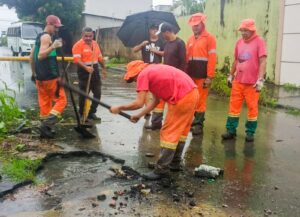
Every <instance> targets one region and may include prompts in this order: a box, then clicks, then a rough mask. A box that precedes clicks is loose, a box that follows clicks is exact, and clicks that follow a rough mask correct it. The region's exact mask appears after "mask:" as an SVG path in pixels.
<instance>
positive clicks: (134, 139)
mask: <svg viewBox="0 0 300 217" xmlns="http://www.w3.org/2000/svg"><path fill="white" fill-rule="evenodd" d="M72 72H75V71H74V69H73V71H72ZM0 75H1V77H0V78H1V80H4V81H5V82H6V83H7V84H8V86H9V87H10V88H13V89H15V90H17V91H18V89H20V92H18V101H19V103H20V104H21V105H22V106H23V107H25V108H32V107H35V108H36V107H37V103H36V92H35V87H34V85H33V84H32V83H31V82H30V79H29V78H30V70H29V64H28V63H17V62H0ZM73 77H76V74H74V73H73ZM19 84H20V85H19ZM102 93H103V95H102V100H103V102H106V103H108V104H110V105H116V104H121V103H126V102H130V101H131V100H133V99H134V98H135V89H134V84H130V85H128V84H126V83H125V82H124V81H123V80H122V74H118V73H111V74H109V75H108V78H107V80H105V81H104V82H103V88H102ZM69 107H70V106H69ZM227 109H228V99H223V98H219V97H217V96H214V95H210V97H209V100H208V104H207V113H206V120H205V128H204V135H203V136H199V137H192V136H191V135H189V137H188V140H187V143H186V147H185V149H184V156H183V162H184V165H185V168H186V170H185V171H184V172H182V173H180V174H174V173H173V175H172V176H173V178H174V179H175V180H176V183H177V185H178V186H179V188H180V189H181V188H182V189H183V192H184V191H185V190H189V191H193V192H195V200H196V205H197V207H202V210H205V209H208V210H210V211H211V212H212V213H214V212H215V213H218V214H217V215H214V214H212V216H241V215H243V216H264V215H267V214H268V215H269V214H272V216H300V202H299V199H300V189H299V183H300V164H299V160H298V159H299V152H300V146H299V139H300V135H299V132H300V118H299V116H298V117H297V116H292V115H289V114H286V113H284V112H280V111H273V110H269V109H265V108H260V116H259V120H258V130H257V134H256V135H255V141H254V142H253V143H246V142H245V133H244V129H245V128H244V124H245V116H246V113H245V110H244V111H243V113H242V115H241V119H240V126H239V128H238V132H237V138H236V139H235V140H232V141H225V142H222V140H221V134H222V133H223V132H224V130H225V121H226V116H227ZM70 110H71V109H70ZM128 113H131V112H128ZM97 115H99V116H100V117H101V118H102V122H101V124H97V125H96V128H95V129H94V130H95V132H97V133H98V136H99V138H97V139H94V140H82V139H81V140H80V139H78V135H76V133H75V131H73V130H72V128H71V126H67V125H66V126H63V127H62V128H61V129H62V131H63V132H62V133H59V135H61V136H62V137H61V138H58V139H57V140H55V142H56V143H57V144H59V146H61V147H63V148H64V150H65V151H68V150H98V151H101V152H103V153H107V154H110V155H114V156H116V157H118V158H121V159H124V160H126V163H125V164H126V165H128V166H130V167H132V168H133V169H135V170H137V171H139V172H145V171H148V168H147V165H148V162H154V161H155V160H156V159H157V157H158V153H159V150H160V148H159V132H158V131H147V130H145V129H144V125H145V124H147V123H146V122H147V120H145V119H141V120H140V121H139V122H138V123H137V124H133V123H131V122H129V121H128V120H127V119H125V118H123V117H121V116H118V115H112V114H110V113H109V111H107V110H106V109H105V108H101V107H99V109H98V112H97ZM67 140H69V141H67ZM149 152H150V153H153V154H154V155H155V157H153V158H148V157H146V156H145V154H146V153H149ZM90 161H91V162H92V161H94V160H93V159H90ZM79 162H80V161H79ZM79 162H73V163H74V164H78V163H79ZM202 163H205V164H209V165H212V166H216V167H220V168H223V169H224V176H223V177H220V178H218V179H216V180H201V179H200V178H196V177H193V174H192V171H193V169H194V168H195V167H197V166H199V165H200V164H202ZM79 164H81V163H79ZM48 170H49V171H48V172H49V174H50V175H49V177H50V176H51V173H53V174H55V171H56V170H57V169H55V167H53V168H49V169H48ZM50 170H52V171H50ZM61 172H63V173H67V172H68V171H67V170H63V171H61ZM102 172H103V171H102ZM102 172H101V174H104V173H102ZM78 173H81V171H80V170H79V172H78ZM55 175H57V174H55ZM44 176H46V177H47V172H45V174H44ZM100 176H101V175H100ZM94 178H95V179H98V178H99V177H98V178H97V176H95V177H94ZM99 180H100V181H99ZM99 180H98V181H99V182H97V183H98V184H99V185H100V184H101V179H99ZM92 181H93V180H92ZM73 187H74V186H73ZM113 187H114V185H113V184H112V188H113ZM117 187H118V185H117ZM90 188H91V189H88V188H87V190H88V191H91V192H92V191H93V190H95V189H97V188H95V186H93V185H90ZM26 191H27V190H26V189H25V190H24V191H23V192H22V191H20V193H19V195H22V194H23V195H24V194H25V196H23V197H28V198H30V195H26ZM97 191H99V189H98V190H97ZM70 195H72V194H70ZM70 195H69V196H70ZM87 195H89V194H87ZM87 195H85V196H87ZM170 195H172V192H171V193H170V192H169V193H161V194H158V195H156V196H153V197H155V198H156V200H153V201H151V203H143V207H140V209H141V211H140V214H143V212H144V211H145V212H146V213H147V215H148V216H158V215H160V216H166V215H165V214H166V213H172V214H171V215H169V216H190V215H192V213H193V212H194V211H193V210H189V209H187V210H184V209H183V208H182V207H181V206H180V205H176V204H174V202H173V200H172V197H171V196H170ZM31 196H32V197H33V198H36V199H37V200H38V199H39V197H34V196H33V195H31ZM16 197H17V198H18V194H17V196H16ZM19 197H20V198H21V197H22V196H19ZM14 204H16V205H15V206H14ZM17 204H18V203H17V202H16V201H6V202H4V203H0V214H2V213H1V210H3V206H4V205H5V207H6V210H7V212H6V213H4V214H13V213H18V212H19V213H20V212H24V211H43V210H47V209H48V208H49V207H47V206H46V207H42V208H41V206H40V207H38V208H37V207H35V208H34V209H33V208H32V207H31V208H30V207H27V208H26V207H25V208H24V207H23V208H22V209H21V208H20V209H18V207H16V206H17ZM70 207H72V206H70ZM207 207H208V208H207ZM77 209H78V208H77ZM9 210H10V211H9ZM12 210H13V211H12ZM142 210H144V211H142ZM216 210H217V211H218V212H217V211H216ZM270 212H271V213H270ZM70 213H71V212H70ZM70 213H69V214H70ZM23 214H24V215H23V216H25V213H23ZM60 214H61V213H60ZM69 214H66V213H64V215H63V216H71V215H69ZM73 214H74V213H73ZM42 215H43V214H41V216H42ZM78 215H80V214H78ZM54 216H58V214H57V215H56V214H55V215H54ZM82 216H84V215H82ZM121 216H122V215H121ZM124 216H130V215H129V214H128V215H125V214H124ZM142 216H143V215H142Z"/></svg>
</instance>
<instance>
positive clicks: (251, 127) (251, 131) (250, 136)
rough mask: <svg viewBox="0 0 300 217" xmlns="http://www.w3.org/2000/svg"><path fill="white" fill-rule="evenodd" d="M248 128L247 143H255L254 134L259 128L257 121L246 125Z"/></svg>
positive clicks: (248, 122)
mask: <svg viewBox="0 0 300 217" xmlns="http://www.w3.org/2000/svg"><path fill="white" fill-rule="evenodd" d="M245 127H246V137H245V140H246V142H253V141H254V134H255V131H256V128H257V121H249V120H248V121H247V122H246V124H245Z"/></svg>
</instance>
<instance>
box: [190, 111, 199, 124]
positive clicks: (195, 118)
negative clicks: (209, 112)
mask: <svg viewBox="0 0 300 217" xmlns="http://www.w3.org/2000/svg"><path fill="white" fill-rule="evenodd" d="M199 123H200V112H195V113H194V120H193V122H192V126H196V125H197V124H199Z"/></svg>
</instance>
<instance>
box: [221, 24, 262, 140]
mask: <svg viewBox="0 0 300 217" xmlns="http://www.w3.org/2000/svg"><path fill="white" fill-rule="evenodd" d="M238 30H239V31H240V32H241V35H242V38H241V39H239V40H238V41H237V43H236V46H235V52H234V62H233V65H232V68H231V72H230V75H229V76H228V79H227V81H228V84H229V86H232V89H231V95H230V105H229V114H228V117H227V123H226V129H227V132H226V133H224V134H223V135H222V138H223V139H225V140H226V139H234V138H235V137H236V128H237V127H238V123H239V116H240V113H241V109H242V105H243V102H244V100H245V101H246V104H247V108H248V114H247V116H248V118H247V122H246V124H245V127H246V137H245V140H246V141H247V142H252V141H253V140H254V134H255V131H256V128H257V116H258V100H259V93H260V91H261V89H262V88H263V84H264V76H265V73H266V59H267V50H266V45H265V41H264V40H263V39H262V38H261V37H260V36H258V35H257V33H256V27H255V21H254V20H253V19H245V20H243V21H242V22H241V24H240V26H239V29H238Z"/></svg>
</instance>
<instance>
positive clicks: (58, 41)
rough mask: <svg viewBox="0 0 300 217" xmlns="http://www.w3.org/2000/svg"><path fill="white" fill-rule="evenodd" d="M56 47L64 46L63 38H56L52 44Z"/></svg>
mask: <svg viewBox="0 0 300 217" xmlns="http://www.w3.org/2000/svg"><path fill="white" fill-rule="evenodd" d="M51 46H52V47H53V48H54V49H56V48H60V47H62V46H63V43H62V40H61V39H55V41H54V42H53V43H52V45H51Z"/></svg>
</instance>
